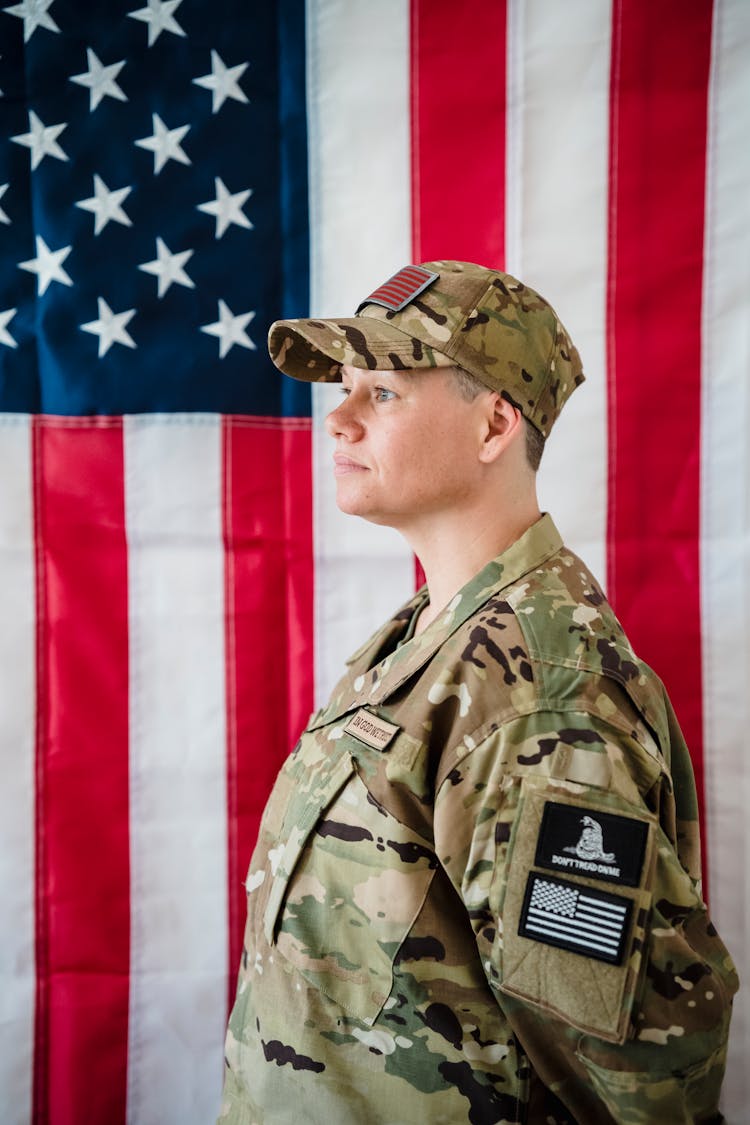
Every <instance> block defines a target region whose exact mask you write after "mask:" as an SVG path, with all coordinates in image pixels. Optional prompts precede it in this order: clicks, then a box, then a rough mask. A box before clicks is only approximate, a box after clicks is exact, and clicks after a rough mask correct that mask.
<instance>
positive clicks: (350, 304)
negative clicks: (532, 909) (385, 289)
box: [307, 0, 414, 703]
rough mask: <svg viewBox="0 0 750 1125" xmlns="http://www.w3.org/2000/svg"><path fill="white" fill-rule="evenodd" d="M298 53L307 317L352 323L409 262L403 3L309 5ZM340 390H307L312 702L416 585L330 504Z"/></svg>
mask: <svg viewBox="0 0 750 1125" xmlns="http://www.w3.org/2000/svg"><path fill="white" fill-rule="evenodd" d="M307 51H308V53H307V63H308V90H307V97H308V151H309V154H310V156H309V182H310V189H309V190H310V244H311V246H310V258H311V262H310V288H311V296H310V302H311V311H312V314H313V315H314V316H351V315H353V314H354V311H355V309H356V307H357V305H358V304H359V302H360V301H361V300H362V298H363V297H365V296H366V295H367V294H368V293H371V292H372V291H373V289H375V288H377V286H378V285H380V284H382V282H384V281H386V280H387V279H388V278H389V277H390V276H391V275H392V274H393V273H395V272H396V270H398V269H399V268H400V267H401V266H403V265H406V264H407V263H409V262H410V261H411V218H410V189H409V184H410V178H411V173H410V164H409V5H408V4H404V3H402V0H381V2H380V3H379V4H378V5H377V12H376V11H375V9H374V8H373V5H372V3H371V2H370V0H308V5H307ZM338 393H339V392H338V391H337V390H336V389H335V388H332V387H319V386H318V387H314V388H313V472H314V509H315V510H314V519H315V531H314V534H315V575H316V587H315V644H316V655H315V681H316V682H315V695H316V700H317V702H318V703H322V702H324V701H325V699H327V697H328V695H329V693H330V690H331V688H332V686H333V684H334V683H335V681H336V680H337V679H338V678H339V676H340V675H341V673H342V671H343V662H344V660H345V659H346V657H347V656H349V655H350V653H351V652H352V651H354V649H356V648H358V647H359V646H360V645H361V644H362V642H363V641H364V640H365V638H366V637H367V636H369V634H370V633H371V632H372V631H373V630H374V629H375V628H376V627H377V626H378V625H379V624H380V623H381V622H382V621H383V620H385V619H386V618H387V617H388V616H389V615H390V614H391V613H392V612H393V610H394V609H397V608H398V606H399V605H400V604H401V602H403V601H404V600H405V599H406V598H407V597H408V596H409V595H410V593H411V592H412V591H413V589H414V565H413V561H412V557H411V554H410V552H409V550H408V548H407V547H406V545H405V544H404V542H403V540H402V539H401V537H400V536H399V535H397V534H396V532H394V531H392V530H390V529H389V528H379V527H375V526H373V525H371V524H368V523H366V522H364V521H363V520H356V519H352V518H351V517H347V516H342V515H341V513H340V512H339V511H338V509H337V508H336V501H335V488H334V479H333V473H332V465H331V454H332V451H333V448H332V443H331V441H330V439H329V438H328V437H327V436H326V434H325V431H324V428H323V420H324V418H325V415H326V414H327V413H328V412H329V411H330V410H331V409H332V407H333V406H334V405H335V404H336V402H337V401H338V398H337V395H338Z"/></svg>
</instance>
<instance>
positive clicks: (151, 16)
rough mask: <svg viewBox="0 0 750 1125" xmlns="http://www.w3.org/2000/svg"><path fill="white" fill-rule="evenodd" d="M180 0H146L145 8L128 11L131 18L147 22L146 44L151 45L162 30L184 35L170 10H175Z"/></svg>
mask: <svg viewBox="0 0 750 1125" xmlns="http://www.w3.org/2000/svg"><path fill="white" fill-rule="evenodd" d="M181 3H182V0H148V4H147V6H146V7H145V8H139V9H138V11H137V12H128V15H129V16H130V18H131V19H134V20H142V21H143V22H144V23H147V24H148V45H149V47H153V45H154V43H155V42H156V40H157V39H158V38H159V36H160V35H161V33H162V31H171V32H173V33H174V34H175V35H184V34H185V32H184V31H183V30H182V28H181V27H180V25H179V24H178V22H177V20H176V19H175V18H174V16H173V15H172V12H175V11H177V9H178V8H179V6H180V4H181Z"/></svg>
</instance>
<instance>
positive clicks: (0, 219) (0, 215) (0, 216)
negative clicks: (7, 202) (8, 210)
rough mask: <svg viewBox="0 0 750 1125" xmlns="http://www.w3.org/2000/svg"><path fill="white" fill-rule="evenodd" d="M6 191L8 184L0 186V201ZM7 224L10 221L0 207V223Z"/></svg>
mask: <svg viewBox="0 0 750 1125" xmlns="http://www.w3.org/2000/svg"><path fill="white" fill-rule="evenodd" d="M7 190H8V184H0V199H2V198H3V196H4V195H5V193H6V191H7ZM9 222H10V219H9V218H8V216H7V215H6V214H5V212H4V211H3V209H2V207H0V223H9Z"/></svg>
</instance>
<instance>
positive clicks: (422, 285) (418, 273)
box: [357, 266, 440, 312]
mask: <svg viewBox="0 0 750 1125" xmlns="http://www.w3.org/2000/svg"><path fill="white" fill-rule="evenodd" d="M439 277H440V274H438V273H433V272H432V270H426V269H425V268H424V267H423V266H404V267H403V268H402V269H400V270H399V271H398V273H394V275H393V277H390V278H389V279H388V281H386V282H385V283H384V284H383V285H381V286H379V288H377V289H376V290H375V292H374V293H371V294H370V296H369V297H365V299H364V301H361V302H360V304H359V305H358V307H357V312H359V310H360V309H361V308H363V307H364V306H365V305H383V307H384V308H386V309H390V311H391V312H399V311H400V310H401V309H403V308H404V307H405V306H406V305H408V304H409V302H410V301H413V300H414V298H415V297H416V296H418V294H419V293H421V292H422V291H423V290H425V289H426V288H427V286H428V285H432V283H433V281H437V279H438V278H439Z"/></svg>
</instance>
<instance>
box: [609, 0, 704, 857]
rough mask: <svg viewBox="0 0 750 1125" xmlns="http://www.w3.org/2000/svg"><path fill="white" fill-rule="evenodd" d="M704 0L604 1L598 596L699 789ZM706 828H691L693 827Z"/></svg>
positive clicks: (700, 740) (701, 765)
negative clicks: (662, 707) (604, 286)
mask: <svg viewBox="0 0 750 1125" xmlns="http://www.w3.org/2000/svg"><path fill="white" fill-rule="evenodd" d="M711 7H712V6H711V3H710V0H693V2H692V3H690V4H685V3H684V2H683V0H662V3H660V4H659V5H658V7H657V8H656V9H653V10H652V8H650V7H649V6H648V5H644V4H643V3H641V2H637V0H618V2H616V3H615V5H614V18H613V41H612V79H611V84H612V90H611V107H612V108H611V114H612V116H611V141H610V156H611V174H610V192H611V195H610V251H609V270H610V273H609V293H608V338H609V341H610V344H609V376H608V377H609V394H610V403H609V449H610V462H609V527H608V551H609V595H610V598H611V599H612V602H613V604H614V606H615V609H616V611H617V613H618V614H619V616H620V617H621V619H622V621H623V623H624V625H625V628H626V630H627V632H628V634H629V635H630V637H631V639H632V641H633V644H634V646H635V648H636V650H637V651H638V652H639V653H640V655H642V656H643V657H644V659H646V660H647V661H648V662H649V663H650V664H653V665H654V666H655V668H656V669H657V670H658V671H659V673H660V674H661V675H662V676H663V678H664V680H665V682H666V684H667V687H668V690H669V693H670V695H671V697H672V699H673V702H674V705H675V709H676V711H677V714H678V717H679V719H680V723H681V725H682V727H683V730H684V731H685V735H686V737H687V740H688V743H689V745H690V747H691V750H692V753H693V760H694V766H695V773H696V781H697V783H698V791H699V795H702V788H703V746H702V731H703V722H702V703H701V701H702V690H701V688H702V685H701V633H700V596H699V532H700V510H699V499H700V479H699V474H700V432H701V415H700V402H701V369H700V360H701V289H702V266H703V217H704V184H705V176H706V128H707V100H708V79H709V62H710V48H711ZM704 840H705V834H704Z"/></svg>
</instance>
